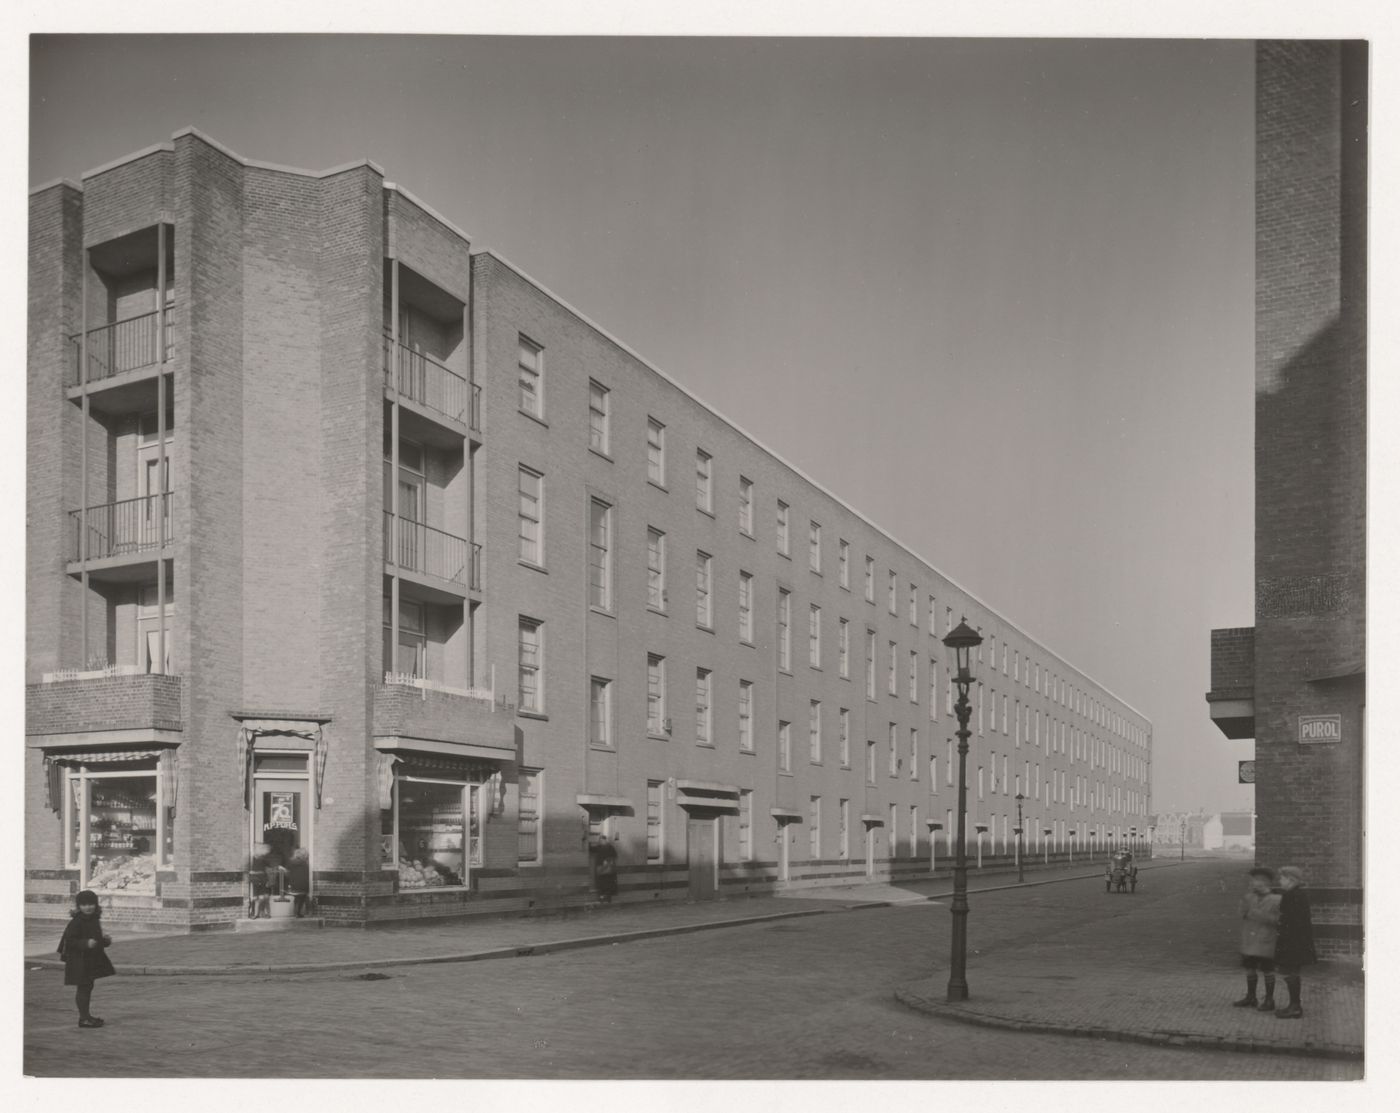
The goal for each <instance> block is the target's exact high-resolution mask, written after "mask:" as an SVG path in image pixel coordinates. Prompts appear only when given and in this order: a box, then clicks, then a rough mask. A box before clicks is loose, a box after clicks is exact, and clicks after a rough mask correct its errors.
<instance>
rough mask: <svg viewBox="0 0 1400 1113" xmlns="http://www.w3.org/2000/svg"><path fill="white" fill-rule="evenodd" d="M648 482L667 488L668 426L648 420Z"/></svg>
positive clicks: (653, 419)
mask: <svg viewBox="0 0 1400 1113" xmlns="http://www.w3.org/2000/svg"><path fill="white" fill-rule="evenodd" d="M647 482H648V483H652V484H654V485H655V486H657V487H660V488H662V489H663V490H664V489H665V487H666V426H665V425H663V424H661V422H659V421H657V420H656V418H654V417H649V418H647Z"/></svg>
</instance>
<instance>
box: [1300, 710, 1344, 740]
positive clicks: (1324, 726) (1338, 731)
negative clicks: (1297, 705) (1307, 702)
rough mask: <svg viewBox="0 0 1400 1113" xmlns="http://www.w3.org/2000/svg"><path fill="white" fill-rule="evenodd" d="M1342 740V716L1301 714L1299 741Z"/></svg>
mask: <svg viewBox="0 0 1400 1113" xmlns="http://www.w3.org/2000/svg"><path fill="white" fill-rule="evenodd" d="M1341 740H1342V717H1341V716H1340V715H1299V716H1298V743H1299V745H1302V744H1304V743H1308V742H1340V741H1341Z"/></svg>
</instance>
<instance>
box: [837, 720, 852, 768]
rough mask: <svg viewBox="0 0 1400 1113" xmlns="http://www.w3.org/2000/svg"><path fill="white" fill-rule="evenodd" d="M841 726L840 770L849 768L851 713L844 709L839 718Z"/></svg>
mask: <svg viewBox="0 0 1400 1113" xmlns="http://www.w3.org/2000/svg"><path fill="white" fill-rule="evenodd" d="M839 721H840V726H841V768H843V769H849V768H850V767H851V713H850V712H849V711H847V710H846V709H845V708H844V707H843V708H841V714H840V716H839Z"/></svg>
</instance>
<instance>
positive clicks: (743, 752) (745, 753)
mask: <svg viewBox="0 0 1400 1113" xmlns="http://www.w3.org/2000/svg"><path fill="white" fill-rule="evenodd" d="M739 756H740V757H757V756H758V751H757V750H755V749H754V748H753V747H749V748H748V749H744V747H742V746H740V747H739Z"/></svg>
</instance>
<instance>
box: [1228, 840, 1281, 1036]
mask: <svg viewBox="0 0 1400 1113" xmlns="http://www.w3.org/2000/svg"><path fill="white" fill-rule="evenodd" d="M1273 884H1274V871H1273V870H1271V869H1268V868H1267V867H1265V866H1255V867H1254V868H1253V869H1252V870H1250V871H1249V891H1248V892H1247V893H1245V895H1244V897H1243V898H1242V899H1241V900H1240V918H1241V919H1242V920H1243V921H1244V923H1243V925H1242V926H1241V927H1240V958H1241V960H1242V964H1243V966H1244V968H1245V976H1244V977H1245V986H1246V991H1245V995H1244V996H1243V997H1241V998H1240V999H1239V1000H1238V1001H1236V1002H1235V1008H1237V1009H1245V1008H1255V1007H1257V1008H1258V1009H1259V1011H1260V1012H1273V1011H1274V944H1275V941H1276V940H1277V938H1278V906H1279V900H1280V897H1279V895H1278V894H1277V893H1275V892H1273V891H1272V890H1273ZM1260 973H1262V974H1263V975H1264V1000H1263V1001H1260V1000H1259V998H1258V996H1257V995H1256V992H1255V990H1256V987H1257V986H1258V985H1259V975H1260Z"/></svg>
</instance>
